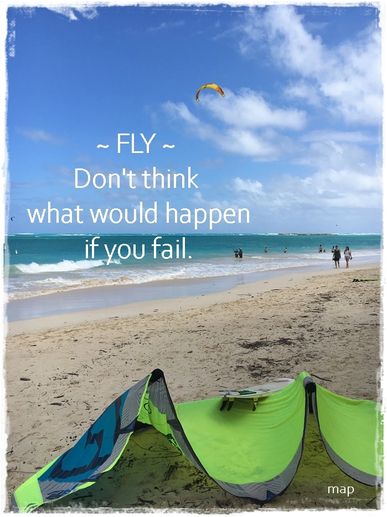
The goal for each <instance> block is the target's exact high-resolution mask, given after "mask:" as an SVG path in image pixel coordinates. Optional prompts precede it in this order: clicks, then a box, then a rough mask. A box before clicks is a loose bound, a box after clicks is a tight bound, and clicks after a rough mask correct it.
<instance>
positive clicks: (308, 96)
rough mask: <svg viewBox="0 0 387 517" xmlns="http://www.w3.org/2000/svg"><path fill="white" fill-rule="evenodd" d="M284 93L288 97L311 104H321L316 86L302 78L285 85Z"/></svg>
mask: <svg viewBox="0 0 387 517" xmlns="http://www.w3.org/2000/svg"><path fill="white" fill-rule="evenodd" d="M284 95H285V96H286V97H288V98H290V99H300V100H302V101H303V102H306V103H307V104H309V105H311V106H321V97H320V94H319V91H318V88H316V86H315V85H313V84H311V83H310V82H306V81H304V80H302V81H296V82H293V83H290V84H288V85H287V86H285V88H284Z"/></svg>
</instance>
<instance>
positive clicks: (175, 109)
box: [163, 102, 279, 159]
mask: <svg viewBox="0 0 387 517" xmlns="http://www.w3.org/2000/svg"><path fill="white" fill-rule="evenodd" d="M163 108H164V110H165V111H166V112H167V113H168V114H169V115H170V116H172V117H174V118H176V119H178V120H181V121H183V122H185V123H186V125H187V127H188V129H190V130H191V131H193V132H194V133H195V135H196V136H197V137H199V138H200V139H201V140H206V141H210V142H212V143H213V144H214V145H215V146H216V147H218V148H219V149H222V150H223V151H226V152H229V153H235V154H240V155H243V156H249V157H251V158H253V159H273V158H274V157H276V156H277V155H278V152H279V147H277V146H276V145H274V143H272V142H271V141H270V140H269V139H268V138H265V137H262V136H260V135H258V134H256V133H254V132H253V131H250V130H248V129H243V128H239V127H226V128H223V129H218V128H217V127H215V126H212V125H211V124H208V123H206V122H202V121H201V120H200V119H199V118H198V117H196V116H195V115H193V114H192V113H191V111H190V110H189V109H188V108H187V106H186V105H185V104H184V103H174V102H166V103H165V104H164V105H163Z"/></svg>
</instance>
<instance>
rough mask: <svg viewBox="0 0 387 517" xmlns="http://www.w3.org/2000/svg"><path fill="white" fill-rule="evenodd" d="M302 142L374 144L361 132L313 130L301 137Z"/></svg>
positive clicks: (371, 139)
mask: <svg viewBox="0 0 387 517" xmlns="http://www.w3.org/2000/svg"><path fill="white" fill-rule="evenodd" d="M301 141H303V142H349V143H372V142H374V143H375V138H372V137H371V136H370V135H368V134H366V133H362V132H361V131H332V130H315V131H310V132H309V133H305V134H304V135H303V136H302V137H301Z"/></svg>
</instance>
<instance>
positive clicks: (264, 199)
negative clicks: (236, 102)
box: [230, 142, 382, 216]
mask: <svg viewBox="0 0 387 517" xmlns="http://www.w3.org/2000/svg"><path fill="white" fill-rule="evenodd" d="M303 164H304V165H308V167H310V168H311V172H310V173H308V174H307V175H302V174H301V173H299V174H297V173H296V174H292V175H290V174H288V173H286V172H277V173H275V174H270V175H268V176H266V177H265V182H260V181H257V179H254V178H244V179H241V178H239V177H236V178H234V179H233V180H232V181H231V184H230V188H231V189H232V190H233V193H234V195H235V196H236V201H237V202H238V203H243V204H246V205H248V206H251V207H252V208H253V209H254V210H255V211H257V210H260V209H269V210H270V211H275V210H279V212H278V213H279V214H280V216H282V212H281V211H282V210H286V211H292V210H295V211H298V212H300V213H301V212H302V210H305V214H308V210H310V209H313V210H314V209H321V210H323V211H325V212H326V211H327V210H328V211H329V210H331V209H334V210H335V212H337V213H339V212H341V211H343V210H346V209H367V208H368V209H370V210H374V209H380V208H381V202H382V175H381V172H380V170H379V166H378V164H375V163H373V159H372V158H371V157H370V155H369V154H368V153H367V152H366V151H365V150H364V149H363V148H362V147H360V146H358V145H356V144H353V143H347V142H344V143H340V142H334V143H332V142H328V143H324V142H312V143H311V144H310V148H309V149H307V150H306V156H305V158H304V159H303ZM257 195H259V199H258V196H257Z"/></svg>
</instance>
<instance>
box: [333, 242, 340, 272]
mask: <svg viewBox="0 0 387 517" xmlns="http://www.w3.org/2000/svg"><path fill="white" fill-rule="evenodd" d="M340 259H341V252H340V248H339V247H338V246H337V244H336V246H335V247H334V248H333V257H332V260H334V261H335V268H336V269H337V268H340Z"/></svg>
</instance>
